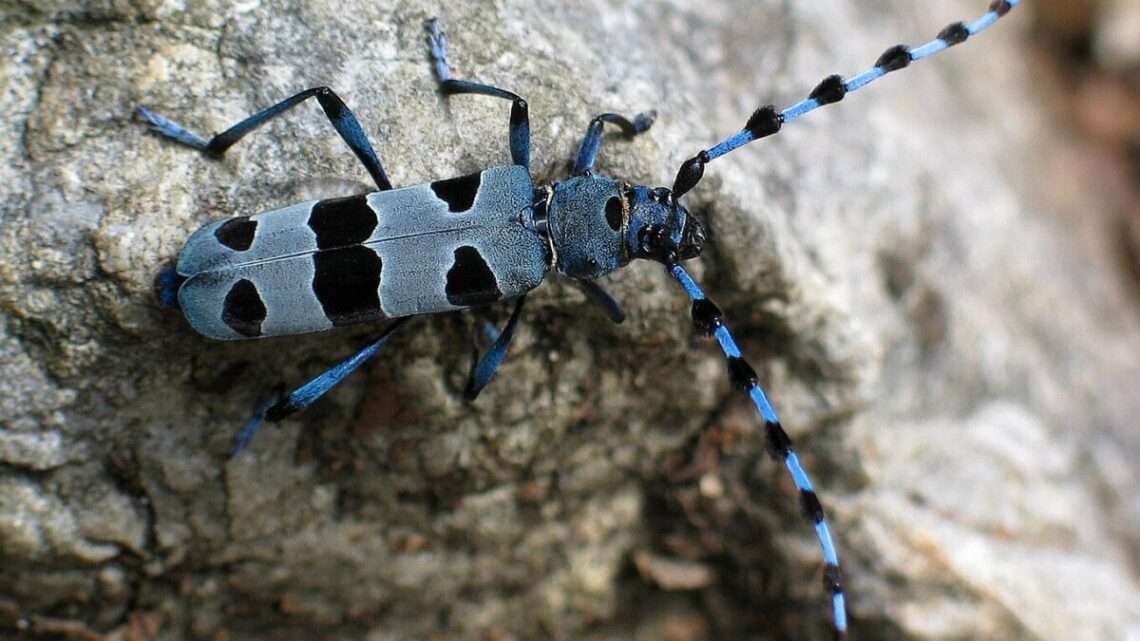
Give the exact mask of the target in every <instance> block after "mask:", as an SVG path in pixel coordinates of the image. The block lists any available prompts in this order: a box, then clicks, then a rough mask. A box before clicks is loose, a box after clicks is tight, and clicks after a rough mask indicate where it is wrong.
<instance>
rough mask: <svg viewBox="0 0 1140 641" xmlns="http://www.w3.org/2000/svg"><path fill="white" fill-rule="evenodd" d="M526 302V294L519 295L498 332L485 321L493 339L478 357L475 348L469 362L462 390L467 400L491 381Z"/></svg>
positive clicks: (509, 344) (504, 355)
mask: <svg viewBox="0 0 1140 641" xmlns="http://www.w3.org/2000/svg"><path fill="white" fill-rule="evenodd" d="M524 302H526V294H523V295H522V296H519V298H518V300H517V301H516V302H515V308H514V310H513V311H512V312H511V317H510V319H508V320H507V324H506V326H505V327H504V328H503V331H501V332H499V331H497V330H496V329H495V327H494V326H493V325H491V324H490V323H487V325H486V331H487V335H488V337H489V338H490V339H491V340H492V341H494V342H493V344H492V345H491V347H490V349H488V350H487V353H486V354H483V357H482V358H479V354H478V350H476V353H475V358H474V359H473V361H472V363H471V374H470V376H468V378H467V389H465V390H463V397H464V398H465V399H466V400H468V401H473V400H475V399H476V397H478V396H479V392H481V391H483V388H484V387H486V386H487V384H488V383H490V382H491V378H493V377H494V376H495V372H497V371H499V366H500V365H502V364H503V361H504V360H505V359H506V357H507V349H508V348H509V347H510V346H511V341H512V340H513V339H514V337H515V330H516V329H517V328H518V325H519V319H520V318H522V308H523V303H524Z"/></svg>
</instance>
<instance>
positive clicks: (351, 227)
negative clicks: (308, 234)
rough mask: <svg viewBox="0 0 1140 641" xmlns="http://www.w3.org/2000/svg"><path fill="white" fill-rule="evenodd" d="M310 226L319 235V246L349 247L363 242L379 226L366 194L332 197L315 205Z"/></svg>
mask: <svg viewBox="0 0 1140 641" xmlns="http://www.w3.org/2000/svg"><path fill="white" fill-rule="evenodd" d="M309 229H312V230H313V233H314V234H316V237H317V247H318V248H319V249H332V248H334V247H346V246H348V245H356V244H359V243H362V242H364V241H365V240H367V239H368V237H369V236H371V235H372V232H373V231H374V230H375V229H376V212H375V211H373V210H372V208H371V207H369V206H368V198H367V196H365V195H363V194H361V195H359V196H348V197H346V198H329V199H328V200H322V201H320V202H318V203H317V204H315V205H313V211H312V213H310V214H309Z"/></svg>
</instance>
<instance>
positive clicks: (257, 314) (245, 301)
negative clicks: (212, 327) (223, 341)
mask: <svg viewBox="0 0 1140 641" xmlns="http://www.w3.org/2000/svg"><path fill="white" fill-rule="evenodd" d="M265 313H266V309H265V303H263V302H261V295H260V294H258V293H257V286H256V285H254V284H253V283H252V282H251V281H248V280H246V279H244V278H243V279H241V280H239V281H238V282H236V283H234V285H233V287H230V291H229V292H228V293H227V294H226V300H225V301H224V302H223V303H222V321H223V322H225V324H226V325H229V326H230V329H232V330H234V331H235V332H237V333H239V334H241V335H242V336H246V337H249V338H253V337H256V336H261V323H262V322H263V321H264V320H265Z"/></svg>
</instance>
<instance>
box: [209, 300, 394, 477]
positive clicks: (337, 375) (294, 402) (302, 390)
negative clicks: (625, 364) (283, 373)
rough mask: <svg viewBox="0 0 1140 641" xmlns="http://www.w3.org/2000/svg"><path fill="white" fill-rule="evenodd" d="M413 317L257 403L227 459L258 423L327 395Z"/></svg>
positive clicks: (254, 431)
mask: <svg viewBox="0 0 1140 641" xmlns="http://www.w3.org/2000/svg"><path fill="white" fill-rule="evenodd" d="M413 318H415V316H405V317H403V318H398V319H396V320H395V321H393V322H392V324H390V325H388V326H387V327H385V328H384V331H383V332H382V333H381V334H380V336H379V338H377V339H376V340H374V341H372V342H371V343H369V344H367V345H365V346H364V347H363V348H362V349H361V350H360V351H358V352H356V353H355V354H353V355H352V356H349V357H348V358H346V359H344V360H343V361H341V362H339V363H337V364H336V365H333V366H332V367H330V368H328V369H327V370H325V371H323V372H321V373H320V374H318V375H317V376H315V377H314V378H313V379H312V380H310V381H309V382H307V383H305V384H304V385H302V386H300V387H298V388H297V389H295V390H293V391H292V392H290V393H289V394H287V395H282V394H281V393H280V392H277V393H275V394H273V396H272V397H271V398H270V399H269V400H268V401H266V402H263V403H261V404H260V405H259V406H258V408H257V410H256V411H255V412H254V415H253V418H251V419H250V420H249V422H248V423H246V424H245V427H243V428H241V431H240V432H238V436H237V439H236V441H235V442H234V448H233V450H232V451H231V452H230V456H237V454H238V453H239V452H241V451H242V450H243V449H245V447H246V446H247V445H249V443H250V441H251V440H253V436H254V435H255V434H257V431H258V430H259V429H261V425H262V423H266V422H269V423H275V422H277V421H280V420H282V419H285V418H287V417H289V416H292V415H293V414H296V413H297V412H300V411H301V410H303V409H305V408H306V407H308V406H310V405H312V404H313V403H314V402H316V400H317V399H319V398H320V397H322V396H324V395H325V394H327V393H328V392H329V390H331V389H332V388H334V387H336V386H337V385H339V384H340V382H341V381H343V380H344V379H345V378H346V377H348V375H349V374H351V373H353V372H355V371H356V369H357V368H359V367H360V366H361V365H363V364H364V362H365V361H367V360H368V359H370V358H372V357H373V356H375V355H376V354H377V353H378V352H379V351H380V348H381V347H383V346H384V343H386V342H388V338H389V337H391V336H392V334H394V333H395V332H396V330H397V329H399V328H400V327H401V326H403V324H404V323H406V322H407V321H409V320H411V319H413Z"/></svg>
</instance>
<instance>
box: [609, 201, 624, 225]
mask: <svg viewBox="0 0 1140 641" xmlns="http://www.w3.org/2000/svg"><path fill="white" fill-rule="evenodd" d="M621 218H622V216H621V198H618V197H617V196H611V197H610V199H609V200H607V201H606V224H608V225H609V226H610V229H612V230H614V231H621Z"/></svg>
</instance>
